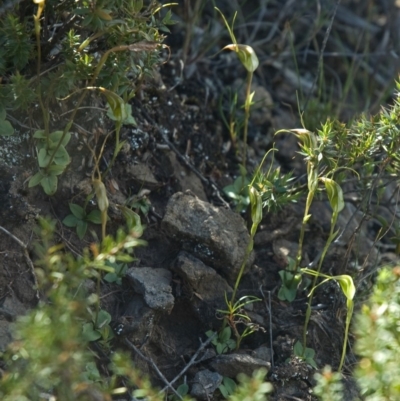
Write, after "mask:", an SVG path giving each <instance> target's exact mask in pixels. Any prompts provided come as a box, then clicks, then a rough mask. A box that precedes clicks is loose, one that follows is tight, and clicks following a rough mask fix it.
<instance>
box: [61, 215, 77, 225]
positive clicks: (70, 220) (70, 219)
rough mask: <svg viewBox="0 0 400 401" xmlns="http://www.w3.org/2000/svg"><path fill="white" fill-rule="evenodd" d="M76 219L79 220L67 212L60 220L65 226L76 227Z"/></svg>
mask: <svg viewBox="0 0 400 401" xmlns="http://www.w3.org/2000/svg"><path fill="white" fill-rule="evenodd" d="M78 221H79V220H78V219H77V218H76V217H75V216H74V215H73V214H69V215H68V216H67V217H66V218H65V219H64V220H63V221H62V222H63V224H64V225H65V226H67V227H76V226H77V224H78Z"/></svg>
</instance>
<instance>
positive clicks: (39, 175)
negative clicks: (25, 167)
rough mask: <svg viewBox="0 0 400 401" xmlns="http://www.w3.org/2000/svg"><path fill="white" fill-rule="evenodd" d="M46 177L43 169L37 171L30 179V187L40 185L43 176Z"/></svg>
mask: <svg viewBox="0 0 400 401" xmlns="http://www.w3.org/2000/svg"><path fill="white" fill-rule="evenodd" d="M43 177H44V175H43V174H42V172H41V171H39V172H38V173H36V174H35V175H34V176H33V177H32V178H31V179H30V180H29V184H28V187H29V188H32V187H36V185H38V184H39V183H40V181H42V178H43Z"/></svg>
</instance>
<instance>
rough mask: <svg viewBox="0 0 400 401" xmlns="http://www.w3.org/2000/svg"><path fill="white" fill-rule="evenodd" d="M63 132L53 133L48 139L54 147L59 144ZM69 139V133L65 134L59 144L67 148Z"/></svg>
mask: <svg viewBox="0 0 400 401" xmlns="http://www.w3.org/2000/svg"><path fill="white" fill-rule="evenodd" d="M63 133H64V131H54V132H52V133H51V134H50V136H49V138H50V140H51V141H52V142H53V143H55V144H56V145H58V143H59V142H60V139H61V137H62V136H63ZM70 139H71V134H70V133H69V132H67V133H66V134H65V137H64V139H63V140H62V142H61V145H62V146H67V144H68V142H69V141H70Z"/></svg>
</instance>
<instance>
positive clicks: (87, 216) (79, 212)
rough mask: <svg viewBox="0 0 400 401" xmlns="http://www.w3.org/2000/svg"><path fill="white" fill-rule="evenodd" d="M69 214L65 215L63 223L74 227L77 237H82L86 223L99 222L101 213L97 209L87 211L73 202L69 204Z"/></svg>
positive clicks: (86, 226)
mask: <svg viewBox="0 0 400 401" xmlns="http://www.w3.org/2000/svg"><path fill="white" fill-rule="evenodd" d="M69 209H70V210H71V212H72V213H71V214H69V215H68V216H66V217H65V218H64V220H63V224H64V225H66V226H67V227H76V233H77V234H78V237H79V239H83V237H84V236H85V234H86V230H87V228H88V223H94V224H101V215H100V211H99V210H92V211H91V212H90V213H87V212H86V210H85V209H84V208H83V207H82V206H79V205H77V204H75V203H70V204H69Z"/></svg>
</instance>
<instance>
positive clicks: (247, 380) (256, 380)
mask: <svg viewBox="0 0 400 401" xmlns="http://www.w3.org/2000/svg"><path fill="white" fill-rule="evenodd" d="M266 375H267V371H266V370H265V369H258V370H255V371H254V372H253V375H252V377H247V376H246V375H244V374H239V375H238V381H239V385H238V386H237V388H236V391H235V392H234V393H233V394H232V395H231V396H230V397H229V400H230V401H244V400H246V401H266V400H267V399H268V398H267V396H266V394H268V393H270V392H271V391H272V390H273V387H272V384H271V383H268V382H266V381H265V376H266Z"/></svg>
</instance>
